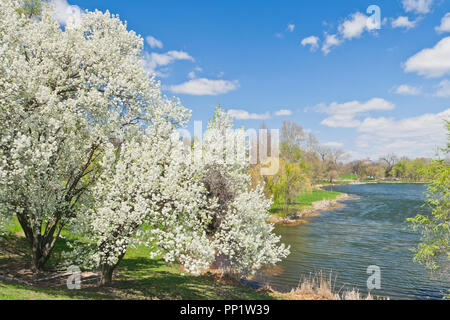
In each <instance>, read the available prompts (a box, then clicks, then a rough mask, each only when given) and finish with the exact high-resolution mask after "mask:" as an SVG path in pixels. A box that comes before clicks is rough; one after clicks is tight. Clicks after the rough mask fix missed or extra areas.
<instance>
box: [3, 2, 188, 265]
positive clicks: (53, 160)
mask: <svg viewBox="0 0 450 320" xmlns="http://www.w3.org/2000/svg"><path fill="white" fill-rule="evenodd" d="M21 5H22V2H21V1H19V0H4V1H1V2H0V34H1V37H0V53H1V54H0V107H1V113H0V126H1V128H0V212H1V214H2V216H6V215H7V214H11V213H14V214H15V215H16V216H17V218H18V220H19V222H20V225H21V226H22V228H23V231H24V233H25V236H26V238H27V239H28V241H29V243H30V245H31V248H32V262H33V263H32V264H33V268H34V270H36V271H39V270H42V269H43V267H44V265H45V263H46V262H47V261H48V259H49V257H50V254H51V252H52V249H53V247H54V245H55V242H56V240H57V239H58V237H59V234H60V232H61V231H62V230H63V228H64V227H65V225H66V224H67V222H68V220H69V219H73V218H74V217H75V216H76V215H77V214H78V212H79V208H80V205H81V204H83V202H85V201H88V200H89V199H91V198H90V197H89V196H88V192H89V188H90V186H91V185H92V184H93V183H95V181H96V180H97V179H98V177H99V176H100V174H101V169H102V168H101V166H99V165H98V162H99V160H100V159H101V156H102V154H103V153H104V149H105V148H106V146H107V144H108V143H110V142H111V141H123V140H124V139H125V138H126V136H127V134H128V132H130V129H129V128H130V127H141V126H142V125H143V124H145V123H151V121H152V120H153V119H155V118H161V117H163V118H165V119H166V120H168V121H170V122H171V123H178V122H180V121H183V120H185V119H186V115H187V114H188V112H187V111H186V110H185V109H184V108H183V107H182V106H181V105H180V104H179V102H178V101H176V100H167V99H165V98H163V97H162V96H161V91H160V87H159V84H158V83H156V82H155V81H154V80H153V79H152V78H149V77H148V75H147V74H146V72H145V70H144V67H143V63H142V57H141V52H142V49H143V40H142V38H141V37H139V36H137V35H136V34H135V33H134V32H132V31H127V27H126V24H123V23H122V22H121V21H120V20H119V18H118V17H117V16H113V15H110V14H109V13H108V12H106V13H100V12H98V11H96V12H90V13H86V14H84V15H83V16H82V19H81V21H79V22H78V23H76V24H68V25H67V26H66V27H65V29H64V30H62V29H61V27H60V25H59V24H58V23H57V22H56V21H55V19H54V18H53V17H52V9H51V8H50V7H47V6H43V7H42V10H41V11H40V15H39V16H30V15H24V14H21V13H20V11H19V10H18V8H20V7H21Z"/></svg>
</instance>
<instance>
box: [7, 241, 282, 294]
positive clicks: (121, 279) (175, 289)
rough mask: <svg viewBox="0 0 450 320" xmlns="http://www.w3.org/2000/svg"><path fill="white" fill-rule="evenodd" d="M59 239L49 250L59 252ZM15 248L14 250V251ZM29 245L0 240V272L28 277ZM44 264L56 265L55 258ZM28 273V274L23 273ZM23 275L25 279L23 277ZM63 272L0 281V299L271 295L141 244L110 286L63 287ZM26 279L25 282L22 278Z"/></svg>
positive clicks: (92, 284)
mask: <svg viewBox="0 0 450 320" xmlns="http://www.w3.org/2000/svg"><path fill="white" fill-rule="evenodd" d="M64 247H65V246H64V244H63V243H60V244H59V245H58V246H57V248H56V252H55V257H59V256H60V254H61V252H60V251H61V249H62V248H64ZM17 253H19V254H17ZM29 257H30V254H29V249H28V247H27V245H26V243H25V241H24V239H23V238H22V237H17V236H10V237H8V238H7V239H5V238H3V239H1V240H0V275H3V276H5V275H6V276H8V277H10V278H14V279H19V280H23V281H28V280H30V279H29V277H31V275H29V274H30V271H29V267H30V263H29ZM49 267H50V268H52V269H59V270H61V268H62V266H61V265H60V262H59V261H57V259H54V260H52V261H51V263H50V265H49ZM28 275H29V277H28ZM27 277H28V278H27ZM66 279H67V277H64V278H62V279H60V280H59V281H56V280H55V281H54V283H52V282H51V281H50V282H47V283H45V284H36V285H33V286H29V285H24V284H18V283H15V282H10V281H4V280H0V300H11V299H13V300H29V299H32V300H55V299H56V300H66V299H88V300H91V299H96V300H97V299H108V300H109V299H170V300H178V299H183V300H186V299H187V300H235V299H245V300H262V299H264V300H267V299H274V298H275V296H274V295H271V294H269V293H267V292H262V291H257V290H253V289H251V288H249V287H245V286H243V285H240V284H239V283H238V282H235V281H232V280H229V279H228V280H226V279H220V278H218V277H217V276H214V275H212V274H206V275H204V276H200V277H195V276H190V275H184V274H183V271H182V269H181V267H180V266H178V265H171V264H167V263H165V262H164V261H163V260H162V259H150V258H149V250H148V249H147V248H138V249H130V250H129V252H128V253H127V255H126V257H125V258H124V260H123V261H122V263H121V265H120V267H119V268H118V273H117V274H116V275H115V279H114V281H113V284H112V286H110V287H103V288H100V287H98V286H96V283H95V282H94V283H91V284H86V285H83V284H82V287H81V289H80V290H69V289H67V287H66V284H65V281H66ZM28 282H29V281H28Z"/></svg>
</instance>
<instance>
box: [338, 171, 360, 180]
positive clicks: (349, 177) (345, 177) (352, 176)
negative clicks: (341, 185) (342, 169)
mask: <svg viewBox="0 0 450 320" xmlns="http://www.w3.org/2000/svg"><path fill="white" fill-rule="evenodd" d="M339 178H340V179H342V180H355V179H358V176H357V175H356V174H351V173H348V174H343V175H341V176H339Z"/></svg>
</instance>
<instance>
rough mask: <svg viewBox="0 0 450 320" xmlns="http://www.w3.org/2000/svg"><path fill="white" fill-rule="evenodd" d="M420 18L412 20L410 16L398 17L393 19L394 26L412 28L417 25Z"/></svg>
mask: <svg viewBox="0 0 450 320" xmlns="http://www.w3.org/2000/svg"><path fill="white" fill-rule="evenodd" d="M417 22H418V20H415V21H411V20H409V18H408V17H404V16H401V17H398V18H397V19H394V20H392V27H393V28H406V29H412V28H415V27H416V26H417Z"/></svg>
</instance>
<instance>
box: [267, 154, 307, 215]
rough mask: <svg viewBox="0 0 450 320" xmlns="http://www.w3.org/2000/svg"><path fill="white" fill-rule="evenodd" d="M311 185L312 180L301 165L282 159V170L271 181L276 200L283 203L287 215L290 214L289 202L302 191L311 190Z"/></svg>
mask: <svg viewBox="0 0 450 320" xmlns="http://www.w3.org/2000/svg"><path fill="white" fill-rule="evenodd" d="M310 186H311V183H310V180H309V179H308V177H307V175H306V173H305V172H304V170H303V169H302V168H301V167H300V166H299V165H297V164H296V163H292V162H288V161H285V160H282V159H280V170H279V173H278V175H276V176H275V177H274V178H273V181H271V191H272V195H273V197H274V200H275V202H277V203H282V204H283V206H284V208H283V213H284V215H285V216H286V215H287V214H288V211H289V204H291V203H293V202H294V201H295V198H296V197H297V196H298V195H299V194H300V193H302V192H304V191H306V190H310Z"/></svg>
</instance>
